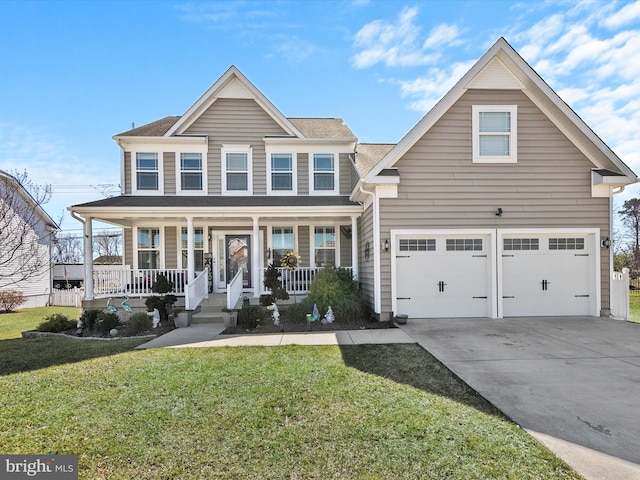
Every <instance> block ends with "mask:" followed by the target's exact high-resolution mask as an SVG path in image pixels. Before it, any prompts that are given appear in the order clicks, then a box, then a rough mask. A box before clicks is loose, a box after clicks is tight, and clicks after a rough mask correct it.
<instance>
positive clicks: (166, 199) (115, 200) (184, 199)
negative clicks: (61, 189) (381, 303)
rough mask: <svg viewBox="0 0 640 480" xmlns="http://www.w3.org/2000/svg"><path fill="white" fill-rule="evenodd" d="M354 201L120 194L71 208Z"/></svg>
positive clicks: (342, 199)
mask: <svg viewBox="0 0 640 480" xmlns="http://www.w3.org/2000/svg"><path fill="white" fill-rule="evenodd" d="M354 205H358V203H356V202H352V201H350V200H349V197H347V196H286V197H276V196H249V197H235V196H220V195H217V196H213V195H207V196H177V195H164V196H151V195H149V196H140V195H131V196H130V195H121V196H118V197H111V198H105V199H102V200H96V201H94V202H88V203H82V204H79V205H74V206H73V207H72V208H76V207H85V208H86V207H106V208H113V207H133V208H136V207H150V208H158V207H185V208H189V207H321V206H326V207H340V206H354Z"/></svg>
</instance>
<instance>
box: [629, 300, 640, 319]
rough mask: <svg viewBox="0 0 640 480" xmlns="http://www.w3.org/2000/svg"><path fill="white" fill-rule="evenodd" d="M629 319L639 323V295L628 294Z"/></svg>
mask: <svg viewBox="0 0 640 480" xmlns="http://www.w3.org/2000/svg"><path fill="white" fill-rule="evenodd" d="M629 320H631V321H632V322H636V323H640V295H630V296H629Z"/></svg>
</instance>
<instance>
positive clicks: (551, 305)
mask: <svg viewBox="0 0 640 480" xmlns="http://www.w3.org/2000/svg"><path fill="white" fill-rule="evenodd" d="M384 120H385V119H381V121H384ZM114 139H115V140H116V142H117V143H118V145H119V146H120V148H121V159H120V165H121V172H122V180H121V181H122V186H123V193H122V195H121V196H118V197H114V198H109V199H105V200H99V201H96V202H90V203H86V204H82V205H76V206H73V207H70V210H72V212H74V215H75V216H76V218H79V219H80V220H81V221H83V222H84V225H85V234H86V235H87V236H89V237H90V235H91V222H92V221H93V220H100V221H105V222H110V223H113V224H115V225H119V226H122V227H123V228H124V264H125V265H126V269H125V271H126V272H127V273H126V275H125V276H124V277H123V276H122V273H118V272H115V273H114V275H115V276H114V277H113V278H110V279H109V278H105V277H101V278H99V279H98V278H97V277H96V279H95V283H96V285H95V288H94V285H89V283H90V282H87V297H88V298H92V297H93V296H94V295H104V294H107V295H108V294H109V293H111V292H110V290H109V288H116V290H117V289H123V290H126V291H127V292H131V293H136V292H140V293H147V292H148V286H149V285H148V284H147V283H145V282H147V279H148V278H152V272H157V271H158V270H162V271H164V272H166V273H167V274H169V275H172V276H173V277H172V278H173V279H174V280H175V283H176V284H178V285H180V287H179V288H183V286H184V285H187V287H186V288H187V289H189V288H191V286H192V285H193V283H195V282H200V283H201V284H203V285H204V284H205V283H206V284H207V286H206V288H207V289H208V290H209V291H211V292H225V291H227V290H228V289H229V288H231V287H230V282H232V280H233V279H234V277H235V278H236V283H237V282H238V281H240V280H241V290H242V291H243V292H244V294H251V295H254V296H258V295H260V293H262V291H263V287H262V281H261V278H262V272H263V270H264V268H265V267H266V266H267V265H268V264H269V263H270V262H272V261H275V262H276V264H279V261H280V258H281V256H282V254H283V253H285V252H288V251H296V252H298V253H299V254H300V256H301V262H300V265H299V267H298V269H297V270H296V271H295V272H294V275H295V277H293V276H287V277H286V278H287V281H288V282H289V283H288V284H287V288H289V289H290V290H297V291H304V290H305V289H306V288H307V286H308V282H309V281H310V280H311V278H312V276H313V273H314V272H315V271H316V269H318V268H321V267H322V266H323V265H327V264H333V265H338V266H343V267H347V268H351V269H352V270H353V273H354V276H355V277H356V278H357V279H358V281H359V282H360V284H361V286H362V291H363V293H364V295H365V297H366V299H367V301H368V304H369V306H370V308H371V311H372V312H373V313H374V314H376V315H377V316H378V317H379V318H381V319H386V318H389V316H392V315H395V314H407V315H409V316H411V317H502V316H521V315H600V314H606V313H607V312H608V309H609V308H610V306H609V305H610V303H609V295H610V279H611V271H612V252H611V249H610V248H609V246H610V238H611V235H612V228H611V226H612V217H611V211H612V204H611V201H612V200H611V199H612V195H613V194H614V193H616V192H618V191H621V190H622V189H624V186H625V185H628V184H630V183H634V182H635V181H636V175H635V174H634V173H633V172H632V171H631V170H630V169H629V168H628V167H627V166H626V165H625V164H624V163H623V162H622V161H621V160H620V159H619V158H618V157H617V156H616V155H615V153H614V152H613V151H611V149H609V148H608V147H607V146H606V145H605V144H604V143H603V142H602V140H600V138H598V137H597V135H596V134H595V133H594V132H593V131H592V130H591V129H590V128H589V127H588V126H587V125H586V124H585V123H584V122H583V121H582V120H581V119H580V118H579V117H578V116H577V115H576V114H575V112H573V111H572V110H571V109H570V108H569V107H568V106H567V105H566V104H565V103H564V102H563V101H562V100H561V99H560V98H559V97H558V96H557V94H556V93H555V92H554V91H553V90H552V89H551V88H550V87H549V86H548V85H547V84H546V83H545V82H544V81H543V80H542V79H541V78H540V77H539V76H538V75H537V74H536V73H535V72H534V71H533V69H532V68H531V67H530V66H529V65H528V64H527V63H526V62H525V61H524V60H523V59H522V58H521V57H520V56H519V55H518V54H517V53H516V52H515V50H513V48H512V47H511V46H510V45H509V44H508V43H507V42H506V41H505V40H504V39H500V40H498V42H496V44H495V45H494V46H493V47H492V48H491V49H490V50H489V51H488V52H487V53H486V54H485V55H484V56H483V57H482V58H481V59H480V60H479V61H478V62H477V63H476V64H475V65H474V66H473V67H472V68H471V70H470V71H469V72H468V73H467V74H466V75H465V76H464V77H463V78H462V79H460V80H459V81H458V83H457V84H456V85H455V86H454V87H453V88H452V89H451V90H450V91H449V92H448V93H447V94H446V95H445V96H444V97H443V98H442V99H441V100H440V101H439V102H438V104H437V105H436V106H435V107H434V108H433V109H432V110H431V111H430V112H429V113H427V115H425V117H424V118H423V119H422V120H421V121H420V122H419V123H418V124H417V125H416V126H415V127H414V128H413V129H411V131H410V132H409V133H407V135H406V136H405V137H404V138H403V139H401V140H400V142H399V143H398V144H394V145H385V144H359V143H358V142H357V139H356V137H355V136H354V134H353V133H352V132H351V130H350V129H349V128H348V127H347V126H346V125H345V124H344V123H343V122H342V120H340V119H326V118H287V117H285V116H284V115H283V114H282V113H280V111H279V110H278V109H277V108H276V107H275V106H274V105H273V104H271V102H269V100H268V99H267V98H266V97H265V96H264V95H263V94H262V93H261V92H260V91H259V90H258V89H257V88H256V87H255V86H254V85H253V84H252V83H251V82H250V81H249V80H248V79H247V78H246V77H245V76H244V75H243V74H242V73H241V72H240V71H239V70H238V69H237V68H235V67H231V68H230V69H229V70H228V71H227V72H226V73H225V74H224V75H223V76H222V77H221V78H220V79H219V80H218V81H217V82H215V83H214V84H213V86H212V87H211V88H210V89H209V90H208V91H207V92H205V94H204V95H203V96H202V97H201V98H200V99H199V100H198V101H197V102H196V103H195V104H194V105H193V106H191V108H189V109H188V110H187V112H186V113H185V114H184V115H182V116H181V117H166V118H163V119H161V120H158V121H156V122H153V123H151V124H148V125H144V126H142V127H139V128H135V129H133V130H130V131H127V132H124V133H121V134H119V135H116V136H114ZM86 261H87V265H86V268H87V270H88V271H91V270H92V268H91V262H90V254H89V255H87V257H86ZM201 272H206V274H205V275H206V276H207V277H208V278H207V279H206V280H204V279H203V280H196V276H198V275H199V274H201ZM238 272H241V273H240V275H239V276H236V274H237V273H238ZM118 275H120V276H119V277H118ZM90 277H91V275H87V278H90ZM116 277H117V278H116ZM125 277H126V278H125ZM179 293H183V292H181V291H180V292H179ZM185 294H186V295H187V297H188V296H189V293H188V292H185ZM187 303H190V301H189V300H187Z"/></svg>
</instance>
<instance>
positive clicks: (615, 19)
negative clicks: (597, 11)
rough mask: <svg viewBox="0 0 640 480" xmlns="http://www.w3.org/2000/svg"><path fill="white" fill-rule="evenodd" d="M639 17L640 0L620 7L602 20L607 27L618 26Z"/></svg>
mask: <svg viewBox="0 0 640 480" xmlns="http://www.w3.org/2000/svg"><path fill="white" fill-rule="evenodd" d="M638 19H640V0H639V1H636V2H633V3H630V4H628V5H625V6H624V7H622V8H621V9H620V10H619V11H617V12H615V13H614V14H613V15H611V16H610V17H608V18H606V19H605V20H604V22H602V23H603V24H604V25H605V26H607V27H609V28H619V27H622V26H624V25H628V24H630V23H632V22H634V21H636V20H638Z"/></svg>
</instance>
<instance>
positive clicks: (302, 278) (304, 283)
mask: <svg viewBox="0 0 640 480" xmlns="http://www.w3.org/2000/svg"><path fill="white" fill-rule="evenodd" d="M341 268H344V269H345V270H349V271H351V270H352V267H341ZM265 270H266V268H261V269H260V279H259V280H260V283H259V284H260V285H264V283H263V282H264V272H265ZM278 270H280V279H281V281H282V286H283V287H284V289H285V290H286V291H287V292H288V293H290V294H304V293H309V287H310V286H311V283H312V282H313V278H314V277H315V276H316V273H318V272H319V271H320V270H322V267H298V268H296V269H295V270H286V269H284V268H281V267H278Z"/></svg>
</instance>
